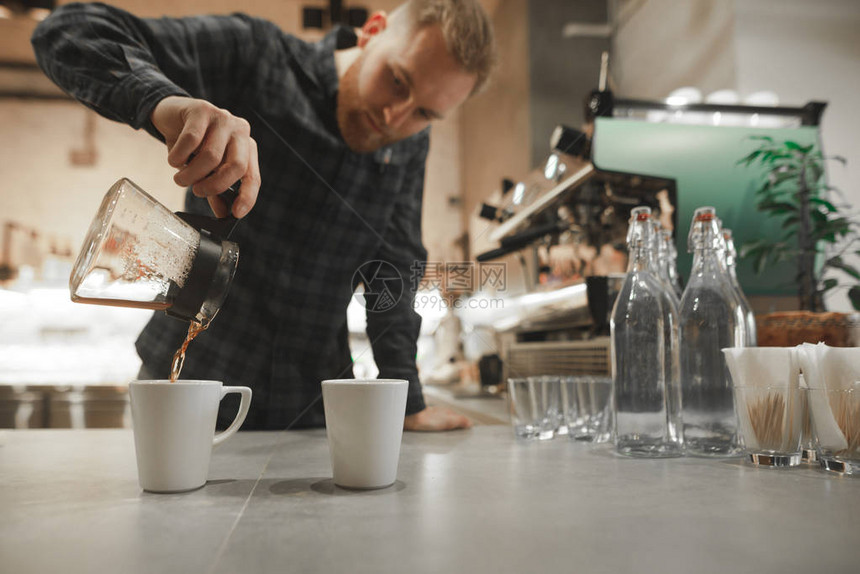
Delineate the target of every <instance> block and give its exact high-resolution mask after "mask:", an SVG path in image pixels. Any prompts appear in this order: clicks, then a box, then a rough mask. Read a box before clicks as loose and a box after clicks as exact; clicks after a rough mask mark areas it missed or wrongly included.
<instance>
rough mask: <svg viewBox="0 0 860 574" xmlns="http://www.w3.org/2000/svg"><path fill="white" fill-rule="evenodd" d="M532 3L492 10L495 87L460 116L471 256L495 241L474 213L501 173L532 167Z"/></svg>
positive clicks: (520, 0)
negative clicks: (496, 49) (496, 55)
mask: <svg viewBox="0 0 860 574" xmlns="http://www.w3.org/2000/svg"><path fill="white" fill-rule="evenodd" d="M527 22H528V2H527V0H504V1H502V2H500V3H499V4H498V6H497V7H496V9H495V12H494V14H493V23H494V27H495V32H496V38H497V39H498V46H499V57H500V65H499V69H498V71H497V74H496V76H495V78H494V79H493V81H492V83H491V85H490V86H489V87H488V88H487V90H486V91H484V92H483V93H482V94H479V95H477V96H475V97H474V98H472V99H471V100H469V101H468V102H466V104H465V105H464V106H463V109H462V112H461V114H460V118H461V122H460V138H461V139H460V141H461V145H462V148H461V149H462V154H461V159H462V163H461V171H460V173H461V178H462V182H463V225H464V228H466V229H468V232H469V243H470V251H471V255H472V257H474V255H475V254H476V253H480V252H482V251H485V250H488V249H491V248H492V247H496V246H497V245H495V244H493V243H491V242H490V241H489V238H488V237H487V236H488V235H489V229H490V227H491V225H492V224H490V223H489V222H487V221H484V220H482V219H478V218H477V217H476V216H475V213H476V210H477V209H478V206H479V205H480V203H481V202H482V201H483V200H485V199H487V198H489V197H490V196H491V195H492V194H493V193H494V192H497V191H498V190H499V188H500V182H501V179H502V178H503V177H506V176H509V177H513V178H521V177H523V176H524V175H525V174H526V173H528V170H529V167H530V165H529V164H530V161H529V150H530V140H531V138H530V121H529V67H528V41H529V40H528V26H527Z"/></svg>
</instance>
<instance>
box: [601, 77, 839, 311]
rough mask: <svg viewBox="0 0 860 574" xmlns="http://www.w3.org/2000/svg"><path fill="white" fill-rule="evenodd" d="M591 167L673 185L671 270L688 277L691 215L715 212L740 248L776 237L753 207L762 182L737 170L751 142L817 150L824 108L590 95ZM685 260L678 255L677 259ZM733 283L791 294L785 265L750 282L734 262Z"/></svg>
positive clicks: (754, 170) (790, 271)
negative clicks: (764, 139)
mask: <svg viewBox="0 0 860 574" xmlns="http://www.w3.org/2000/svg"><path fill="white" fill-rule="evenodd" d="M589 105H590V108H591V110H592V112H593V113H594V115H595V122H594V136H593V144H592V161H593V164H594V167H595V168H596V169H597V170H605V171H610V172H620V173H631V174H641V175H647V176H653V177H659V178H667V179H673V180H675V184H676V191H677V196H676V205H675V209H676V213H675V214H674V215H675V218H674V219H675V221H676V222H677V227H676V229H675V243H676V247H677V249H678V271H679V272H680V273H681V274H682V276H683V277H685V278H686V277H688V276H689V273H690V267H691V265H692V256H691V255H687V234H688V232H689V229H690V220H691V218H692V216H693V211H694V210H695V209H696V208H697V207H700V206H703V205H711V206H713V207H715V208H716V210H717V215H718V216H719V217H720V219H722V221H723V225H724V226H725V227H727V228H730V229H731V230H732V232H733V234H734V239H735V244H736V245H737V246H738V248H739V249H740V247H741V246H742V245H743V244H744V243H746V242H748V241H752V240H754V239H758V238H762V237H777V236H779V235H781V234H782V230H781V228H780V222H779V221H774V220H772V219H769V218H767V217H766V216H765V215H764V214H762V213H760V212H759V211H758V210H757V209H756V207H755V190H756V189H757V188H758V186H759V185H760V182H761V178H762V177H763V175H764V168H762V167H761V166H759V165H758V164H754V165H751V166H749V167H747V166H746V165H742V164H738V160H740V159H741V158H743V157H745V156H746V155H747V154H749V153H750V152H751V151H753V150H754V149H756V148H757V147H758V142H757V141H756V140H754V139H750V137H751V136H770V137H771V138H773V139H774V140H775V141H777V142H781V141H784V140H790V141H793V142H796V143H798V144H800V145H803V146H805V145H809V144H813V143H816V144H817V143H819V125H820V119H821V114H822V113H823V111H824V108H825V106H826V104H824V103H820V102H810V103H808V104H806V105H805V106H803V107H800V108H788V107H759V106H736V105H714V104H686V105H671V104H668V103H662V102H647V101H640V100H625V99H614V98H613V97H612V94H611V92H608V91H605V92H599V91H598V92H594V94H592V98H591V101H590V104H589ZM685 255H686V256H685ZM737 272H738V279H739V281H740V283H741V286H742V287H743V289H744V291H745V293H746V294H747V295H757V296H788V295H795V294H796V292H797V286H796V280H795V274H796V267H795V266H794V265H793V264H792V263H791V262H786V263H783V264H781V265H779V266H778V267H773V268H770V269H769V270H768V272H767V273H766V274H761V275H757V274H755V272H754V271H753V269H752V265H751V264H750V262H749V261H745V260H743V259H741V260H740V261H739V263H738V268H737Z"/></svg>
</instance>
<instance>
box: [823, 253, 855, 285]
mask: <svg viewBox="0 0 860 574" xmlns="http://www.w3.org/2000/svg"><path fill="white" fill-rule="evenodd" d="M824 266H825V267H833V268H834V269H840V270H842V271H844V272H845V273H847V274H848V275H850V276H851V277H853V278H854V279H857V280H858V281H860V271H857V269H856V268H855V267H854V266H853V265H849V264H847V263H845V262H844V261H843V260H842V258H841V257H838V256H837V257H831V258H830V259H828V260H827V262H826V263H825V264H824Z"/></svg>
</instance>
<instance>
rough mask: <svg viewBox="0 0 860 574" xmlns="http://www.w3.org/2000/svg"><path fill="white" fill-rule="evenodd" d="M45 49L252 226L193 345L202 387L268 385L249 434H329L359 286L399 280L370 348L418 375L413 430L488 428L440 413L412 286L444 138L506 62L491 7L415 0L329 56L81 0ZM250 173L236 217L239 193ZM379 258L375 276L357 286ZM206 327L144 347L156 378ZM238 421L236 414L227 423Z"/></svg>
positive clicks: (97, 105)
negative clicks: (442, 131)
mask: <svg viewBox="0 0 860 574" xmlns="http://www.w3.org/2000/svg"><path fill="white" fill-rule="evenodd" d="M32 42H33V46H34V48H35V51H36V56H37V59H38V62H39V64H40V66H41V67H42V69H43V70H44V71H45V73H46V74H47V75H48V76H49V77H51V78H52V79H53V80H54V81H55V82H56V83H57V84H58V85H60V86H61V87H62V88H63V89H65V90H66V91H67V92H69V93H70V94H72V95H73V96H74V97H75V98H77V99H78V100H79V101H81V102H82V103H84V104H85V105H87V106H89V107H91V108H92V109H94V110H96V111H97V112H99V113H100V114H102V115H103V116H105V117H108V118H110V119H114V120H118V121H122V122H125V123H128V124H130V125H131V126H133V127H134V128H136V129H140V128H143V129H145V130H147V131H148V132H149V133H150V134H152V135H153V136H155V137H158V138H159V139H162V140H163V141H164V142H165V143H166V144H167V149H168V156H167V160H168V163H169V164H170V165H171V166H173V167H175V168H177V169H178V171H177V173H176V175H175V177H174V180H175V181H176V183H177V184H179V185H183V186H190V188H191V190H190V192H189V193H188V195H187V209H188V210H189V211H197V212H200V213H205V212H206V211H207V205H206V204H207V202H208V206H209V207H210V208H211V210H212V211H214V212H215V213H216V214H217V215H218V216H224V215H226V214H227V213H228V209H230V210H232V213H233V215H235V216H236V217H242V218H243V221H242V222H241V223H240V224H239V225H238V226H237V228H236V231H235V232H234V234H233V236H232V238H231V239H232V240H234V241H236V242H237V243H238V244H239V245H240V248H241V261H240V264H239V268H238V271H237V273H236V276H235V278H234V281H233V285H232V286H231V292H230V296H229V297H228V298H227V301H226V302H225V304H224V306H223V307H222V309H221V311H220V312H219V314H218V316H217V318H216V319H215V320H214V321H213V323H212V325H211V326H210V328H209V329H208V330H207V331H206V332H204V333H203V334H202V335H200V336H199V337H198V338H197V339H196V340H195V342H194V343H192V345H191V348H190V350H189V353H188V357H187V360H186V363H185V367H184V370H183V376H184V378H194V379H217V380H224V381H227V382H228V383H229V384H243V385H249V386H251V387H252V388H253V389H254V400H253V401H252V407H251V412H250V413H249V415H248V418H247V419H246V423H245V425H244V428H249V429H250V428H255V429H282V428H293V427H301V426H319V425H322V424H323V423H324V418H323V410H322V405H321V401H320V400H319V398H320V385H319V383H320V381H321V380H323V379H327V378H349V377H351V376H352V369H351V365H352V358H351V355H350V351H349V346H348V341H347V337H348V329H347V324H346V307H347V304H348V303H349V301H350V299H351V298H352V297H353V291H354V289H355V287H356V277H358V278H359V280H360V282H363V283H364V287H365V291H366V292H370V293H383V292H384V293H394V294H395V295H396V294H398V293H399V292H398V291H397V289H396V288H395V289H392V285H395V287H396V284H398V282H399V285H401V286H402V287H403V293H402V295H401V296H399V297H393V298H391V299H390V300H389V301H388V304H387V305H380V306H379V309H376V308H374V309H371V308H368V310H367V334H368V337H369V339H370V341H371V346H372V349H373V355H374V359H375V361H376V363H377V365H378V367H379V369H380V377H385V378H403V379H407V380H409V396H408V399H407V408H406V411H407V416H406V423H405V425H404V427H405V428H406V429H408V430H445V429H453V428H464V427H468V426H470V425H471V423H470V422H469V420H468V419H466V418H465V417H462V416H460V415H457V414H455V413H453V412H451V411H448V410H446V409H441V408H432V407H430V408H427V407H426V405H425V404H424V400H423V396H422V393H421V387H420V383H419V381H418V373H417V368H416V366H415V355H416V341H417V337H418V331H419V327H420V322H421V321H420V317H419V316H418V315H417V313H415V311H414V309H413V308H412V303H413V300H414V291H413V290H412V289H411V288H412V287H414V285H415V282H416V280H417V279H419V278H420V275H421V274H420V269H421V264H422V263H423V262H424V261H425V260H426V251H425V250H424V247H423V245H422V243H421V230H420V224H421V199H422V192H423V182H424V164H425V160H426V156H427V150H428V146H429V130H428V129H427V128H428V126H429V125H430V123H431V122H432V121H433V120H435V119H438V118H442V117H444V116H445V115H447V114H450V113H451V112H452V111H453V110H454V109H455V108H456V107H457V106H459V105H460V104H461V103H462V102H463V101H465V100H466V99H467V98H468V97H469V96H470V95H471V94H473V93H475V92H476V91H477V90H479V89H480V88H481V86H482V85H483V84H484V82H485V81H486V79H487V76H488V74H489V71H490V69H491V67H492V64H493V59H494V54H493V52H494V47H493V37H492V29H491V27H490V23H489V20H488V18H487V16H486V14H485V13H484V12H483V10H482V9H481V8H480V5H479V4H478V3H477V1H476V0H411V1H410V2H407V3H406V4H405V5H403V6H401V7H400V8H398V9H397V10H395V11H394V12H393V13H392V14H391V16H390V17H387V16H386V15H385V14H384V13H377V14H374V15H373V16H372V17H371V18H370V19H369V20H368V21H367V23H366V24H365V25H364V27H363V28H362V29H361V31H360V32H358V33H357V34H356V32H354V31H352V30H348V29H344V28H338V29H336V30H334V31H333V32H331V33H329V34H328V35H327V36H326V37H325V38H324V39H323V40H322V41H321V42H319V43H317V44H308V43H305V42H302V41H301V40H299V39H297V38H295V37H292V36H289V35H287V34H284V33H283V32H282V31H281V30H279V29H278V28H277V27H276V26H275V25H274V24H272V23H270V22H266V21H263V20H259V19H256V18H250V17H248V16H245V15H241V14H235V15H232V16H202V17H194V18H182V19H168V18H163V19H159V20H148V19H139V18H136V17H134V16H132V15H131V14H128V13H127V12H123V11H121V10H118V9H116V8H112V7H109V6H105V5H102V4H86V5H81V4H70V5H67V6H63V7H61V8H60V9H58V10H57V11H56V12H55V13H54V14H53V15H52V16H51V17H50V18H48V19H47V20H45V21H44V22H42V23H41V24H40V25H39V27H38V28H37V29H36V31H35V33H34V35H33V39H32ZM239 179H241V186H240V188H239V195H238V197H237V198H236V200H235V201H234V202H233V204H232V206H228V205H227V203H225V202H224V201H223V199H222V196H221V195H220V194H221V193H222V192H223V191H224V190H225V189H227V187H228V186H230V185H231V184H232V183H233V182H235V181H236V180H239ZM203 198H205V201H204V199H203ZM252 207H253V208H254V209H253V211H252V210H251V208H252ZM368 262H377V263H370V265H371V268H372V269H373V273H365V274H358V273H356V271H357V270H359V269H361V268H364V267H363V266H366V265H367V264H368ZM378 262H382V263H378ZM186 327H187V325H184V324H183V323H181V322H179V321H176V320H174V319H171V318H168V317H166V316H165V315H163V314H156V315H154V317H153V319H152V320H151V321H150V323H149V324H148V325H147V327H146V328H145V329H144V331H143V332H142V333H141V335H140V338H139V339H138V341H137V349H138V353H139V354H140V356H141V358H142V360H143V369H142V371H143V373H142V374H144V375H146V376H147V377H150V378H166V375H167V372H168V370H169V367H170V359H171V356H172V354H173V352H174V351H175V350H176V348H177V347H178V346H179V344H180V343H181V342H182V340H183V338H184V335H185V330H186ZM235 408H236V407H235V405H229V404H228V405H225V407H223V408H222V416H223V418H224V420H229V419H230V418H231V417H232V415H233V412H230V411H235Z"/></svg>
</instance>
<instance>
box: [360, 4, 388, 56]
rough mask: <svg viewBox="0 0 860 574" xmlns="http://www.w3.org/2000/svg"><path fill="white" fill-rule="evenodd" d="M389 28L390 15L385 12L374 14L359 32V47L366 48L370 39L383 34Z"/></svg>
mask: <svg viewBox="0 0 860 574" xmlns="http://www.w3.org/2000/svg"><path fill="white" fill-rule="evenodd" d="M387 27H388V14H386V13H385V12H383V11H379V12H374V13H373V14H372V15H371V16H370V18H368V19H367V22H365V23H364V26H362V27H361V30H359V31H358V47H359V48H364V47H365V46H367V43H368V42H370V39H371V38H373V37H374V36H376V35H378V34H381V33H382V32H383V31H385V28H387Z"/></svg>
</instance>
